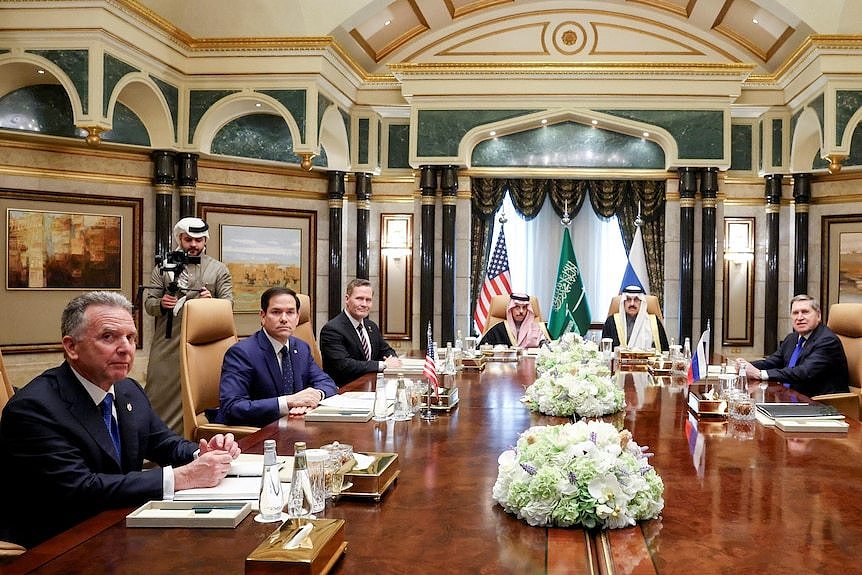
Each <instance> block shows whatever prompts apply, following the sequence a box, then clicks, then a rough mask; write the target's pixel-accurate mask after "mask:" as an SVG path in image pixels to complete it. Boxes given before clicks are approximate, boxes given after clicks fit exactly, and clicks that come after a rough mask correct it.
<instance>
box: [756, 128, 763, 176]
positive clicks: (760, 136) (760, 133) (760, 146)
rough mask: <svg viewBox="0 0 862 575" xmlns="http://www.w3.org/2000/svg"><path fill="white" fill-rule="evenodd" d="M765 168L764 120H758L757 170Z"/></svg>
mask: <svg viewBox="0 0 862 575" xmlns="http://www.w3.org/2000/svg"><path fill="white" fill-rule="evenodd" d="M762 169H763V122H762V121H761V120H758V121H757V170H758V171H760V170H762Z"/></svg>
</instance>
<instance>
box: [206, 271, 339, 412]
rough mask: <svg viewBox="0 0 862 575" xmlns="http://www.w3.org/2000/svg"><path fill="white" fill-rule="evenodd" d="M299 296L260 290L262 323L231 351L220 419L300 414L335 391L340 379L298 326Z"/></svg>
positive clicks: (222, 385) (286, 290) (226, 363)
mask: <svg viewBox="0 0 862 575" xmlns="http://www.w3.org/2000/svg"><path fill="white" fill-rule="evenodd" d="M298 321H299V298H298V297H297V296H296V292H294V291H293V290H292V289H289V288H284V287H274V288H269V289H268V290H266V291H265V292H263V295H261V296H260V323H261V326H262V328H261V329H260V330H259V331H257V332H256V333H255V334H253V335H251V336H250V337H247V338H246V339H244V340H242V341H240V342H238V343H235V344H234V345H233V346H231V347H230V349H228V350H227V353H225V356H224V361H223V362H222V369H221V382H220V385H219V396H220V407H219V414H218V416H217V417H216V421H223V422H224V423H227V424H229V425H258V426H262V425H266V424H267V423H270V422H271V421H275V420H276V419H278V418H279V417H281V416H282V415H288V414H290V415H300V414H303V413H305V412H306V411H308V410H310V409H313V408H315V407H317V404H318V403H319V402H320V400H321V399H323V398H324V397H328V396H330V395H334V394H335V392H336V388H335V383H334V382H333V381H332V379H331V378H330V377H329V376H328V375H326V373H324V372H323V370H322V369H320V368H319V367H318V366H317V364H316V363H314V359H313V358H312V356H311V348H309V347H308V344H307V343H305V342H304V341H302V340H301V339H299V338H296V337H293V330H294V329H296V324H297V322H298Z"/></svg>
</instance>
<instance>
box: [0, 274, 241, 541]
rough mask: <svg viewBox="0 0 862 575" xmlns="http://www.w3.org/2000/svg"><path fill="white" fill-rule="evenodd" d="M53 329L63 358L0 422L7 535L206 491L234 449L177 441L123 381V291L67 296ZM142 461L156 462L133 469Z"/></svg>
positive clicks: (126, 358)
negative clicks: (188, 491)
mask: <svg viewBox="0 0 862 575" xmlns="http://www.w3.org/2000/svg"><path fill="white" fill-rule="evenodd" d="M62 335H63V350H64V352H65V356H66V361H65V362H64V363H63V364H62V365H61V366H59V367H56V368H53V369H49V370H48V371H46V372H44V373H43V374H42V375H40V376H38V377H37V378H36V379H34V380H33V381H31V382H30V383H29V384H28V385H27V386H25V387H24V388H23V389H22V390H21V391H19V392H18V393H16V394H15V395H14V396H13V398H12V399H11V400H10V401H9V403H8V404H7V405H6V408H5V409H4V410H3V417H2V420H0V459H2V461H3V468H4V470H5V472H4V473H3V474H0V477H2V481H3V488H4V491H3V493H5V494H6V495H7V497H6V500H5V503H4V506H5V509H4V510H3V513H2V520H0V522H6V525H5V528H6V530H7V531H8V533H7V534H6V537H7V538H8V539H10V540H12V541H15V542H16V543H19V544H21V545H24V546H32V545H35V544H37V543H39V542H41V541H43V540H45V539H47V538H49V537H51V536H53V535H55V534H57V533H60V532H62V531H64V530H66V529H69V528H70V527H72V526H74V525H75V524H77V523H79V522H81V521H83V520H84V519H87V518H88V517H90V516H93V515H96V514H98V513H99V512H101V511H103V510H105V509H109V508H114V507H124V506H132V505H139V504H141V503H144V502H146V501H147V500H150V499H162V498H163V497H164V498H168V499H169V498H172V497H173V493H174V491H175V490H180V489H187V488H190V487H211V486H214V485H216V484H218V482H219V481H220V480H221V479H222V478H223V477H224V476H225V475H226V474H227V472H228V469H229V467H230V462H231V460H232V459H234V458H236V456H237V455H239V447H237V445H236V444H235V443H234V440H233V436H232V435H231V434H227V435H226V436H222V435H217V436H216V437H214V438H213V439H212V440H210V441H209V442H206V441H203V440H201V442H200V443H199V444H195V443H192V442H190V441H186V440H185V439H183V438H182V437H180V436H178V435H176V434H175V433H174V432H172V431H171V430H169V429H168V428H167V426H166V425H165V424H164V422H162V420H160V419H159V418H158V416H156V414H155V413H154V411H153V409H152V407H151V406H150V402H149V400H148V399H147V396H146V394H145V393H144V390H143V389H142V388H141V387H140V386H139V385H138V384H137V382H135V381H133V380H131V379H128V378H127V377H126V376H127V375H128V373H129V371H130V370H131V368H132V364H133V362H134V359H135V341H136V338H137V330H136V328H135V322H134V320H133V319H132V306H131V304H130V303H129V301H128V300H127V299H126V298H125V297H123V296H122V295H120V294H118V293H114V292H104V291H101V292H99V291H97V292H90V293H87V294H84V295H81V296H78V297H76V298H74V299H73V300H72V301H71V302H69V304H68V305H67V306H66V309H65V310H64V311H63V319H62ZM197 450H199V452H197ZM196 456H197V457H196ZM144 459H146V460H149V461H152V462H154V463H157V464H158V465H160V466H162V467H156V468H153V469H148V470H147V471H142V470H141V469H142V464H143V460H144ZM173 466H176V467H173ZM0 527H2V526H0Z"/></svg>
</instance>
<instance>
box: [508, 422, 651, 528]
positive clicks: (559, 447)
mask: <svg viewBox="0 0 862 575" xmlns="http://www.w3.org/2000/svg"><path fill="white" fill-rule="evenodd" d="M646 451H647V450H646V448H642V447H640V446H638V445H637V444H636V443H635V442H634V441H632V440H631V433H629V432H628V431H627V430H623V431H617V430H616V428H614V426H612V425H610V424H609V423H604V422H601V421H578V422H575V423H567V424H564V425H553V426H537V427H531V428H530V429H528V430H526V431H525V432H524V433H522V434H521V436H520V437H519V438H518V443H517V445H516V447H515V449H513V450H509V451H505V452H503V453H502V454H501V455H500V457H499V459H498V463H499V469H498V472H497V481H496V482H495V483H494V489H493V497H494V500H495V501H496V502H497V503H499V504H500V505H501V506H502V507H503V509H505V510H506V512H508V513H512V514H513V515H516V516H517V517H518V518H519V519H523V520H524V521H526V522H527V523H528V524H530V525H533V526H545V525H555V526H558V527H570V526H581V527H585V528H594V527H600V528H602V529H616V528H621V527H628V526H630V525H634V524H635V522H636V521H640V520H644V519H653V518H655V517H658V515H659V513H661V510H662V509H663V508H664V499H663V497H662V495H663V493H664V483H663V482H662V480H661V477H659V475H658V474H657V473H656V471H655V469H654V468H653V467H652V466H651V465H650V464H649V461H648V458H649V457H651V456H652V454H651V453H647V452H646Z"/></svg>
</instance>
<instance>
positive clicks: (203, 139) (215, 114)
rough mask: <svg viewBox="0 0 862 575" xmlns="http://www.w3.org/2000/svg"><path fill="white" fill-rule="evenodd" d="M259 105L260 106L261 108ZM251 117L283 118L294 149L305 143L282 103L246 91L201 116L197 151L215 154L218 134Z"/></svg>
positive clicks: (195, 137) (225, 100)
mask: <svg viewBox="0 0 862 575" xmlns="http://www.w3.org/2000/svg"><path fill="white" fill-rule="evenodd" d="M258 104H260V105H259V106H258ZM250 114H273V115H276V116H280V117H281V118H282V119H283V120H284V121H285V123H286V124H287V128H288V130H290V137H291V138H292V139H293V145H294V147H296V145H297V144H299V143H300V142H301V141H302V140H301V139H300V135H299V125H298V124H297V123H296V120H294V119H293V116H292V115H291V114H290V112H289V111H288V110H287V108H285V107H284V106H283V105H282V104H281V103H280V102H279V101H278V100H276V99H275V98H272V97H271V96H267V95H266V94H261V93H260V92H253V91H251V90H243V91H242V92H237V93H236V94H231V95H230V96H225V97H224V98H222V99H221V100H219V101H218V102H216V103H215V104H213V105H212V106H211V107H210V109H209V110H207V111H206V112H205V113H204V115H203V116H201V120H200V122H198V125H197V128H196V129H195V135H194V139H193V140H192V145H193V147H195V148H196V149H198V150H199V151H200V152H201V153H204V154H209V153H211V150H212V141H213V138H215V136H216V134H218V131H219V130H220V129H222V128H223V127H224V125H225V124H227V123H229V122H231V121H233V120H235V119H237V118H240V117H242V116H248V115H250Z"/></svg>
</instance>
